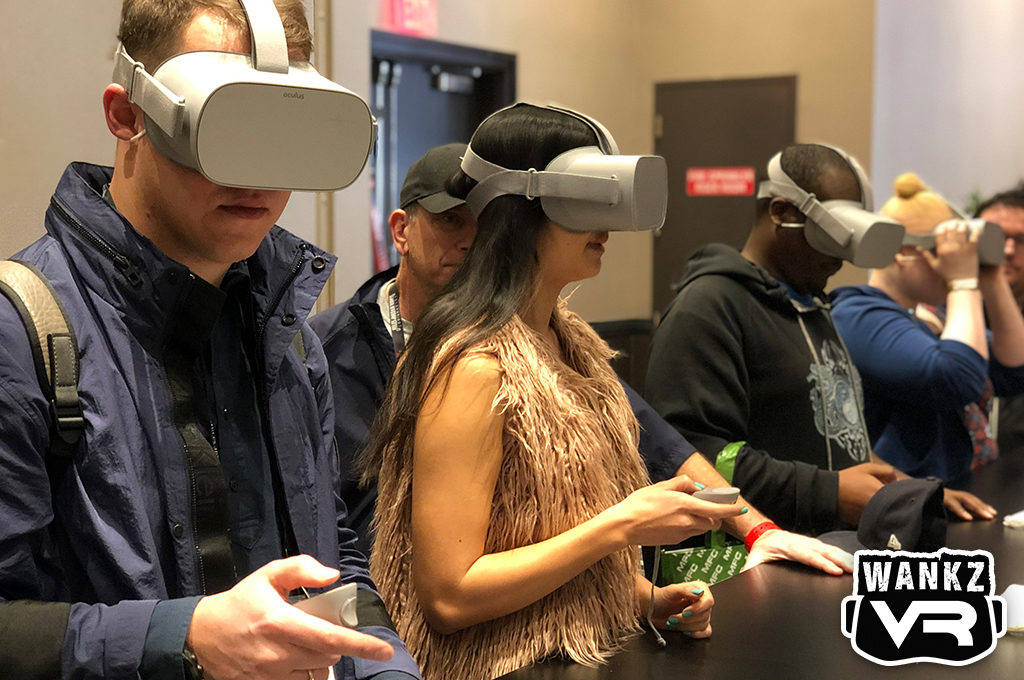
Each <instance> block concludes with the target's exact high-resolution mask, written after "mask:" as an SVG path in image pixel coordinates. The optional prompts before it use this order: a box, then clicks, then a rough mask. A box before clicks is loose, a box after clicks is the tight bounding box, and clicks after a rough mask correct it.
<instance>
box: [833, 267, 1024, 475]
mask: <svg viewBox="0 0 1024 680" xmlns="http://www.w3.org/2000/svg"><path fill="white" fill-rule="evenodd" d="M832 318H833V320H834V321H835V324H836V328H838V329H839V333H840V334H841V335H842V337H843V341H844V342H845V343H846V346H847V348H848V349H849V351H850V355H851V357H852V358H853V361H854V364H855V365H856V366H857V370H858V371H859V372H860V375H861V379H862V381H863V385H864V415H865V418H866V420H867V425H868V433H869V435H870V437H871V443H872V446H873V448H874V451H875V453H877V454H878V455H879V456H880V457H881V458H882V459H883V460H885V461H886V462H888V463H890V464H892V465H894V466H896V467H898V468H900V469H901V470H903V471H904V472H906V473H907V474H910V475H913V476H915V477H922V476H928V475H933V476H936V477H939V478H940V479H943V480H944V481H946V482H947V483H949V484H951V485H953V486H956V485H960V484H963V483H965V482H966V480H967V478H968V477H969V475H970V467H971V458H972V455H973V449H972V445H971V439H970V435H969V434H968V432H967V428H966V425H965V424H964V407H965V406H967V405H968V404H971V403H973V402H976V401H978V399H980V398H981V396H982V393H983V392H984V390H985V385H986V379H988V378H991V380H992V383H993V385H994V386H995V389H996V394H1014V393H1017V392H1020V391H1022V390H1024V367H1016V368H1012V367H1007V366H1003V365H1002V364H1000V363H999V362H998V361H996V360H995V359H993V360H991V361H986V359H985V358H984V357H982V356H981V355H980V354H978V352H976V351H975V350H974V349H973V348H971V347H970V346H968V345H966V344H964V343H962V342H958V341H956V340H943V339H942V338H940V337H938V336H937V335H936V334H935V333H933V332H932V331H931V329H929V328H928V326H927V325H925V324H924V323H923V322H922V321H920V320H919V319H917V318H916V317H915V316H914V315H913V313H912V312H911V311H910V310H907V309H904V308H903V307H901V306H900V305H899V304H897V303H896V302H895V301H894V300H893V299H892V298H890V297H889V296H888V295H886V294H885V293H884V292H882V291H881V290H879V289H877V288H874V287H872V286H847V287H843V288H839V289H837V290H836V291H835V292H834V293H833V307H832Z"/></svg>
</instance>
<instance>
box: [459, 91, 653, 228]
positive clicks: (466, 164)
mask: <svg viewBox="0 0 1024 680" xmlns="http://www.w3.org/2000/svg"><path fill="white" fill-rule="evenodd" d="M522 105H523V104H522V103H519V104H513V106H522ZM507 108H512V107H507ZM540 108H548V109H551V110H554V111H558V112H560V113H564V114H565V115H567V116H572V117H573V118H576V119H577V120H580V121H582V122H583V123H585V124H586V125H587V126H588V127H589V128H590V129H591V130H593V132H594V134H595V136H596V137H597V139H598V146H583V147H578V148H575V149H570V150H569V151H566V152H565V153H563V154H560V155H559V156H556V157H555V158H554V159H552V161H551V162H550V163H548V165H547V167H546V168H544V169H543V170H537V169H535V168H531V169H529V170H509V169H508V168H503V167H501V166H500V165H495V164H494V163H491V162H490V161H487V160H484V159H483V158H481V157H480V156H478V155H476V153H474V152H473V142H472V140H470V143H469V148H467V149H466V153H465V155H464V156H463V158H462V171H463V172H464V173H466V174H467V175H468V176H469V177H472V178H473V179H475V180H476V181H477V182H478V184H477V185H476V186H475V187H473V189H472V190H471V191H470V192H469V195H468V196H467V197H466V204H467V205H469V207H470V209H471V210H472V211H473V214H474V215H476V216H479V215H480V213H481V212H483V210H484V208H486V207H487V205H488V204H489V203H490V202H491V201H493V200H494V199H495V198H497V197H498V196H505V195H509V194H511V195H515V196H525V197H526V198H528V199H535V198H539V199H540V203H541V208H542V209H543V210H544V214H545V215H547V216H548V218H549V219H551V220H552V221H553V222H556V223H557V224H560V225H562V226H563V227H565V228H566V229H571V230H573V231H603V230H614V231H640V230H644V229H660V228H661V226H662V225H663V224H665V208H666V206H667V204H668V171H667V169H666V166H665V159H664V158H662V157H661V156H622V155H619V148H618V146H617V145H616V144H615V140H614V139H613V138H612V136H611V133H609V132H608V130H607V129H606V128H605V127H604V126H603V125H601V123H599V122H598V121H596V120H594V119H593V118H590V117H589V116H585V115H583V114H582V113H579V112H577V111H573V110H571V109H563V108H559V107H556V106H547V107H540ZM504 110H505V109H501V111H504ZM499 113H500V111H499ZM491 115H496V114H491Z"/></svg>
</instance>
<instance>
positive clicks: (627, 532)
mask: <svg viewBox="0 0 1024 680" xmlns="http://www.w3.org/2000/svg"><path fill="white" fill-rule="evenodd" d="M700 488H701V487H699V486H697V484H696V483H694V481H693V480H692V479H690V478H689V477H687V476H686V475H678V476H676V477H673V478H672V479H666V480H665V481H663V482H658V483H657V484H651V485H650V486H645V487H644V488H642V489H637V490H636V491H634V492H633V493H631V494H630V495H629V496H627V497H626V499H625V500H623V501H622V502H620V503H618V504H616V505H613V506H612V507H611V508H609V509H608V510H605V513H608V514H609V515H610V516H612V517H614V518H615V524H616V525H617V526H621V527H622V529H623V538H624V543H625V544H626V545H672V544H675V543H679V542H680V541H683V540H686V539H687V538H690V537H691V536H699V535H700V534H703V533H704V532H706V531H711V530H712V529H717V528H718V527H719V526H721V524H722V520H723V519H728V518H729V517H736V516H738V515H741V514H743V513H744V512H745V510H744V508H743V507H742V506H740V505H738V504H736V503H712V502H710V501H702V500H700V499H697V498H694V497H693V496H691V495H690V494H692V493H693V492H694V491H697V490H698V489H700Z"/></svg>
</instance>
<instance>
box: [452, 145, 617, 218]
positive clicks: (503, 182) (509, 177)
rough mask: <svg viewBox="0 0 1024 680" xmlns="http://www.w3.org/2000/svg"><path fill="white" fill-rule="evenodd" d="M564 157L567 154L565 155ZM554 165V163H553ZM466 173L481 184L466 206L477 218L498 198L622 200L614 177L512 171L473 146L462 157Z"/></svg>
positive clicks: (589, 148)
mask: <svg viewBox="0 0 1024 680" xmlns="http://www.w3.org/2000/svg"><path fill="white" fill-rule="evenodd" d="M580 151H582V153H601V150H600V149H598V148H597V147H593V146H585V147H578V148H577V149H571V150H570V151H567V152H566V153H573V152H580ZM562 155H563V156H564V154H562ZM552 162H554V161H552ZM461 167H462V171H463V172H464V173H466V174H467V175H468V176H470V177H472V178H473V179H475V180H476V181H477V185H476V186H475V187H473V189H472V190H471V191H470V192H469V195H468V196H467V197H466V204H467V205H468V206H469V208H470V210H472V211H473V214H474V215H480V213H481V212H483V210H484V208H486V207H487V204H489V203H490V202H491V201H493V200H494V199H495V198H497V197H498V196H504V195H507V194H512V195H516V196H525V197H526V198H528V199H534V198H543V197H545V196H548V197H552V198H572V199H576V200H581V201H593V202H596V203H602V204H605V205H615V204H617V203H618V202H619V200H620V189H619V181H618V180H617V179H614V178H611V177H591V176H588V175H575V174H572V173H566V172H551V171H548V170H541V171H538V170H536V169H535V168H530V169H529V170H509V169H507V168H503V167H501V166H500V165H495V164H494V163H491V162H490V161H488V160H485V159H483V158H481V157H480V156H478V155H476V153H474V151H473V147H472V145H470V146H468V147H467V148H466V153H465V155H463V157H462V166H461Z"/></svg>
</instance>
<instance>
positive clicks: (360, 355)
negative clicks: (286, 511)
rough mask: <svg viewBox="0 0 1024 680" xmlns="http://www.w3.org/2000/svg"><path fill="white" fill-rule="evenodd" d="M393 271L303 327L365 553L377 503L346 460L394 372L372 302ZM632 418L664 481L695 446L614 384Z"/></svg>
mask: <svg viewBox="0 0 1024 680" xmlns="http://www.w3.org/2000/svg"><path fill="white" fill-rule="evenodd" d="M397 274H398V267H392V268H391V269H388V270H386V271H383V272H380V273H379V274H376V275H375V276H373V277H372V278H370V279H369V280H368V281H367V282H366V283H364V284H363V285H362V286H360V287H359V290H357V291H356V293H355V295H353V296H352V297H351V298H350V299H348V300H346V301H345V302H342V303H340V304H337V305H335V306H333V307H331V308H330V309H328V310H325V311H323V312H321V313H320V314H317V315H316V316H314V317H313V318H312V319H310V321H309V324H310V326H312V327H313V330H314V331H316V332H317V334H318V335H319V336H320V339H321V340H322V341H323V343H324V352H325V353H326V355H327V361H328V368H329V370H330V375H331V386H332V388H333V393H334V412H335V414H336V415H337V419H336V421H335V429H334V435H335V438H336V439H337V441H338V449H339V457H340V460H341V461H342V463H341V469H342V470H343V471H349V474H348V475H347V476H346V474H345V473H344V472H343V473H342V482H341V496H342V498H343V499H344V501H345V503H346V504H347V506H348V508H349V517H348V519H349V526H351V527H352V529H354V530H355V532H356V533H357V534H358V535H359V543H358V546H359V548H360V549H361V550H362V551H363V552H364V553H365V554H369V552H370V550H372V549H373V537H372V536H371V535H370V523H371V522H372V520H373V510H374V506H375V505H376V502H377V485H376V484H373V485H371V486H369V487H366V488H361V487H360V486H359V479H358V476H357V475H356V474H354V472H352V471H353V470H354V469H355V468H354V461H355V459H356V457H357V456H358V455H359V453H360V452H361V451H362V449H363V447H364V446H366V443H367V440H368V438H369V432H370V425H371V424H372V423H373V419H374V416H376V415H377V409H378V408H379V406H380V402H381V399H383V397H384V388H385V387H386V386H387V382H388V380H390V378H391V375H392V374H393V373H394V370H395V345H394V342H393V341H392V339H391V334H390V333H389V332H388V329H387V327H386V326H385V325H384V319H383V317H382V316H381V312H380V307H379V306H378V305H377V297H378V295H379V294H380V289H381V287H382V286H383V285H384V284H385V283H387V282H388V281H390V280H391V279H393V278H395V276H397ZM619 382H620V383H621V384H622V387H623V388H624V389H625V391H626V396H627V397H628V398H629V403H630V406H631V407H632V408H633V413H634V415H636V417H637V420H639V421H640V445H639V448H640V455H641V457H642V458H643V460H644V463H645V464H646V465H647V471H648V473H649V474H650V476H651V480H652V481H655V482H657V481H661V480H664V479H669V478H671V477H672V476H673V475H675V473H676V470H678V469H679V466H680V465H682V464H683V462H684V461H686V459H687V458H689V457H690V455H691V454H693V453H694V452H695V451H696V449H695V448H694V447H693V445H691V444H690V442H688V441H687V440H686V439H685V438H684V437H683V436H682V435H680V434H679V433H678V432H676V430H675V428H673V427H672V426H671V425H669V424H668V423H666V422H665V421H664V419H662V417H661V416H659V415H658V414H657V412H656V411H655V410H654V409H653V408H651V406H650V405H648V404H647V402H646V401H644V400H643V398H642V397H641V396H640V395H639V394H637V392H636V391H635V390H634V389H633V388H632V387H630V386H629V385H628V384H626V383H625V382H622V381H621V380H620V381H619Z"/></svg>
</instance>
